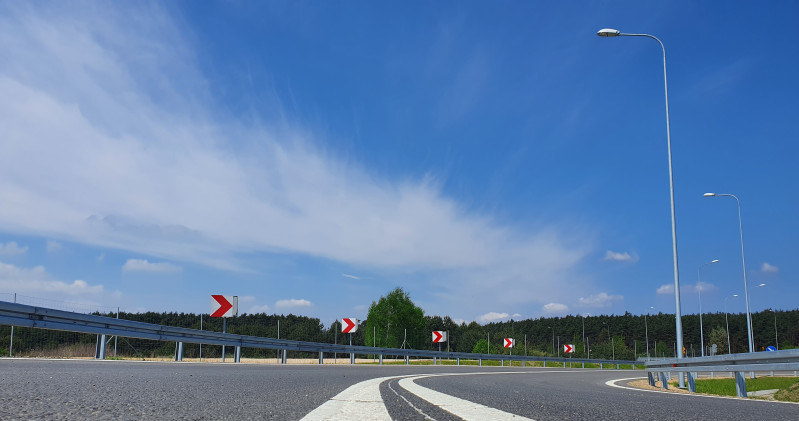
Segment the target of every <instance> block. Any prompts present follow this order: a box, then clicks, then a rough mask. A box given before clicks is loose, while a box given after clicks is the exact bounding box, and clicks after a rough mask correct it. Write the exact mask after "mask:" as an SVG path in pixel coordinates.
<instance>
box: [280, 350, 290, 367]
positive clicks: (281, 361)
mask: <svg viewBox="0 0 799 421" xmlns="http://www.w3.org/2000/svg"><path fill="white" fill-rule="evenodd" d="M288 353H289V351H288V350H286V349H284V350H283V355H282V358H281V359H280V363H281V364H286V360H287V359H288Z"/></svg>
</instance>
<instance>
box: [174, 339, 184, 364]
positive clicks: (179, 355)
mask: <svg viewBox="0 0 799 421" xmlns="http://www.w3.org/2000/svg"><path fill="white" fill-rule="evenodd" d="M175 361H177V362H181V361H183V342H178V346H177V347H175Z"/></svg>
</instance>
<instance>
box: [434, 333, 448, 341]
mask: <svg viewBox="0 0 799 421" xmlns="http://www.w3.org/2000/svg"><path fill="white" fill-rule="evenodd" d="M446 341H447V331H445V330H434V331H433V343H434V344H437V343H441V342H446Z"/></svg>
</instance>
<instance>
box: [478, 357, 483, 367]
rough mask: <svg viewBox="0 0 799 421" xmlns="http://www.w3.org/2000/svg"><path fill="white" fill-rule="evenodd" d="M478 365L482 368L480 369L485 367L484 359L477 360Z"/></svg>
mask: <svg viewBox="0 0 799 421" xmlns="http://www.w3.org/2000/svg"><path fill="white" fill-rule="evenodd" d="M477 365H478V366H480V367H482V366H483V359H482V358H478V359H477Z"/></svg>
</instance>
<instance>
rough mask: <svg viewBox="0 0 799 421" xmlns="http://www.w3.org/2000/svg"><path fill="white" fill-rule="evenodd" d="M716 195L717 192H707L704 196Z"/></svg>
mask: <svg viewBox="0 0 799 421" xmlns="http://www.w3.org/2000/svg"><path fill="white" fill-rule="evenodd" d="M715 195H716V193H705V194H704V195H703V196H705V197H713V196H715Z"/></svg>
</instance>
